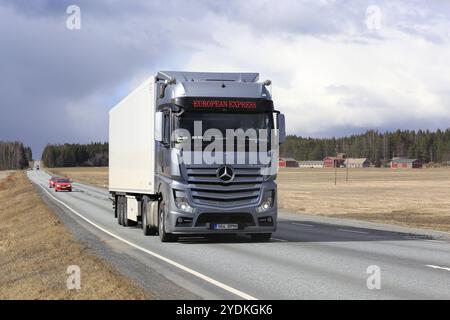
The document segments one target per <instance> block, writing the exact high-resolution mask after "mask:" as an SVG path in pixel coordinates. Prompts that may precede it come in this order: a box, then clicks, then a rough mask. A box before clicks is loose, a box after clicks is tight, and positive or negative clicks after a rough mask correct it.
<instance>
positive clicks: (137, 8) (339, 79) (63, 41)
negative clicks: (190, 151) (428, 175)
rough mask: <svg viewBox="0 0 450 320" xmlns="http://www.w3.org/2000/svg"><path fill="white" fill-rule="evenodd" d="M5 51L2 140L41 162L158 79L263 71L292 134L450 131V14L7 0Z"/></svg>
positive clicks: (324, 4)
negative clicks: (53, 147) (48, 150)
mask: <svg viewBox="0 0 450 320" xmlns="http://www.w3.org/2000/svg"><path fill="white" fill-rule="evenodd" d="M71 5H76V6H78V8H79V9H80V11H79V12H80V14H79V16H77V15H76V14H75V13H74V11H72V9H71V8H69V10H68V7H69V6H71ZM78 17H79V19H78ZM78 21H81V23H80V24H79V25H77V22H78ZM74 22H75V24H74ZM78 27H79V28H78ZM0 41H1V47H0V140H20V141H23V142H24V143H25V144H27V145H30V146H31V147H32V149H33V153H34V157H35V158H39V157H40V154H41V152H42V150H43V148H44V146H45V145H46V144H47V143H65V142H69V143H76V142H79V143H87V142H91V141H107V139H108V110H109V109H110V108H111V107H113V106H114V104H115V103H117V102H118V101H119V100H120V99H121V98H123V97H124V96H125V95H126V94H127V93H128V92H129V91H131V90H132V89H133V88H134V87H136V86H137V85H138V84H139V83H140V82H142V81H143V80H145V79H146V78H147V77H149V76H151V75H154V74H155V73H156V72H157V71H159V70H186V71H221V72H259V73H260V75H261V76H260V79H261V80H265V79H270V80H272V83H273V85H272V93H273V100H274V103H275V105H276V108H277V109H278V110H281V111H282V112H283V113H285V114H286V122H287V123H286V124H287V132H288V133H289V134H297V135H302V136H312V137H331V136H344V135H348V134H354V133H360V132H364V131H366V130H368V129H375V130H380V131H385V130H396V129H430V130H435V129H437V128H441V129H446V128H448V127H450V103H449V100H450V1H439V0H435V1H432V0H430V1H425V0H424V1H375V0H373V1H361V0H356V1H350V0H343V1H338V0H319V1H318V0H314V1H313V0H304V1H301V0H277V1H274V0H272V1H268V0H246V1H239V0H235V1H225V0H214V1H213V0H209V1H207V0H197V1H191V0H179V1H170V0H168V1H149V0H133V1H125V0H121V1H119V0H96V1H90V0H83V1H65V0H53V1H51V0H33V1H29V0H11V1H8V0H0Z"/></svg>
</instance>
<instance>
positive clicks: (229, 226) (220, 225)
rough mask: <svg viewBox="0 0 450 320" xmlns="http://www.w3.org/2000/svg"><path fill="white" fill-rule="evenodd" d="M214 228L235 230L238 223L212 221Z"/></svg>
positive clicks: (237, 227)
mask: <svg viewBox="0 0 450 320" xmlns="http://www.w3.org/2000/svg"><path fill="white" fill-rule="evenodd" d="M212 228H213V229H214V230H237V229H239V225H238V224H237V223H213V224H212Z"/></svg>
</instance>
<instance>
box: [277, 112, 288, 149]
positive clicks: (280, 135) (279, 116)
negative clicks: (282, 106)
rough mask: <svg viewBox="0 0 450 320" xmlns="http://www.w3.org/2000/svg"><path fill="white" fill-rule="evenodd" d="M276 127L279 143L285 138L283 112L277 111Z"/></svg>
mask: <svg viewBox="0 0 450 320" xmlns="http://www.w3.org/2000/svg"><path fill="white" fill-rule="evenodd" d="M277 129H278V141H279V143H280V144H282V143H284V141H285V140H286V123H285V119H284V114H282V113H277Z"/></svg>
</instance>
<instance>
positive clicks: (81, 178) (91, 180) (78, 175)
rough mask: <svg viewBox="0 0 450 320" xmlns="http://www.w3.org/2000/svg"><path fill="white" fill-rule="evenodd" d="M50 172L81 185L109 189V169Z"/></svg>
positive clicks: (67, 169)
mask: <svg viewBox="0 0 450 320" xmlns="http://www.w3.org/2000/svg"><path fill="white" fill-rule="evenodd" d="M47 170H48V171H50V172H52V173H54V174H56V175H59V176H63V177H66V178H69V179H71V180H72V181H77V182H81V183H87V184H92V185H95V186H98V187H102V188H107V187H108V178H109V177H108V167H93V168H91V167H77V168H54V169H47Z"/></svg>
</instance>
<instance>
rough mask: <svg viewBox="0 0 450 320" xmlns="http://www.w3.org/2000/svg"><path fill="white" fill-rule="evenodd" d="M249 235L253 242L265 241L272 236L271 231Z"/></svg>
mask: <svg viewBox="0 0 450 320" xmlns="http://www.w3.org/2000/svg"><path fill="white" fill-rule="evenodd" d="M250 236H251V237H252V241H255V242H267V241H269V240H270V238H272V234H271V233H252V234H251V235H250Z"/></svg>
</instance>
